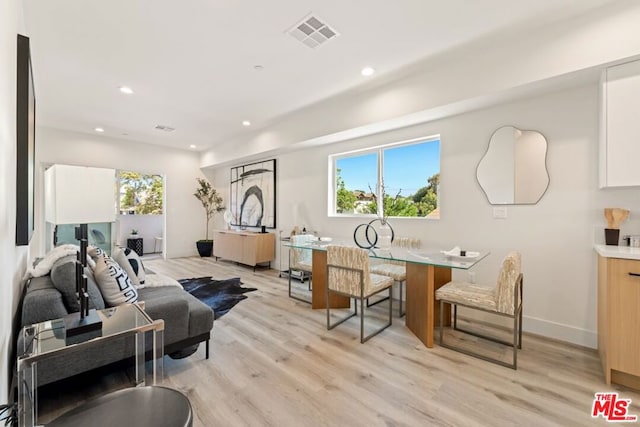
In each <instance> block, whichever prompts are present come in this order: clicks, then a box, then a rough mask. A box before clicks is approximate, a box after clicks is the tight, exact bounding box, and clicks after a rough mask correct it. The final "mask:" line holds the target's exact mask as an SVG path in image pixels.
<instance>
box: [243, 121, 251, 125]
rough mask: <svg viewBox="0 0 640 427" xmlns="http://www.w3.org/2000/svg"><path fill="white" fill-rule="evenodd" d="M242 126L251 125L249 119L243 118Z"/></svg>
mask: <svg viewBox="0 0 640 427" xmlns="http://www.w3.org/2000/svg"><path fill="white" fill-rule="evenodd" d="M242 126H251V122H250V121H249V120H244V121H243V122H242Z"/></svg>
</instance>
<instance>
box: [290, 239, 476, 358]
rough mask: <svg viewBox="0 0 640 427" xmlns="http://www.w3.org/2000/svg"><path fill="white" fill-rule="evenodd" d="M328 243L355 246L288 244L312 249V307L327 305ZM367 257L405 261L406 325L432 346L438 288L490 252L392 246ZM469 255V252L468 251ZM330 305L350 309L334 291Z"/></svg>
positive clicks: (446, 314)
mask: <svg viewBox="0 0 640 427" xmlns="http://www.w3.org/2000/svg"><path fill="white" fill-rule="evenodd" d="M329 245H340V246H355V244H354V243H353V242H349V241H347V240H344V241H339V240H332V241H330V242H329V241H320V240H318V241H313V242H311V243H305V244H297V245H295V244H292V243H287V244H285V246H288V247H290V248H294V249H303V250H311V251H312V254H313V256H312V273H311V276H312V280H313V286H312V289H311V292H312V294H311V308H314V309H319V308H326V306H327V301H326V292H325V289H326V283H327V279H326V274H327V273H326V271H327V247H328V246H329ZM366 250H367V251H368V252H369V257H370V258H374V259H380V260H394V261H404V262H405V263H406V270H407V280H406V303H405V304H406V308H405V310H406V311H405V313H406V314H405V325H406V326H407V328H409V330H411V332H413V334H414V335H416V336H417V337H418V339H420V341H422V342H423V343H424V345H425V346H427V347H429V348H431V347H433V336H434V330H435V327H436V326H437V323H438V319H439V316H440V307H439V304H436V303H435V293H436V290H437V289H438V288H440V287H441V286H443V285H444V284H446V283H448V282H450V281H451V272H452V270H453V269H456V270H469V269H470V268H472V267H473V266H474V265H476V264H477V263H479V262H480V261H481V260H483V259H484V258H486V257H487V256H488V255H489V252H475V253H473V254H472V255H465V256H450V255H446V254H444V253H442V251H441V250H439V249H409V248H402V247H391V248H389V249H380V248H371V249H366ZM470 254H471V253H470ZM329 305H330V307H331V308H349V307H350V306H351V298H349V297H346V296H342V295H337V294H333V295H331V298H330V300H329ZM444 310H445V312H444V319H448V320H446V321H445V326H448V325H450V323H451V320H450V319H451V306H450V305H448V304H445V308H444Z"/></svg>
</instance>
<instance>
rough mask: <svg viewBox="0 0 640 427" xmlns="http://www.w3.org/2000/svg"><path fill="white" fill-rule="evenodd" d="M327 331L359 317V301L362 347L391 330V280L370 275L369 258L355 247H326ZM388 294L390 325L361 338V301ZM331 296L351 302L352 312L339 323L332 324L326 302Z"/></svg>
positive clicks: (362, 312) (362, 332) (362, 329)
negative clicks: (339, 296) (353, 300)
mask: <svg viewBox="0 0 640 427" xmlns="http://www.w3.org/2000/svg"><path fill="white" fill-rule="evenodd" d="M326 280H327V289H326V296H327V329H329V330H331V329H333V328H335V327H336V326H338V325H339V324H341V323H343V322H345V321H346V320H348V319H350V318H352V317H353V316H357V315H358V301H360V342H361V343H364V342H365V341H367V340H369V339H370V338H371V337H373V336H375V335H377V334H379V333H380V332H382V331H383V330H385V329H386V328H387V327H389V326H391V321H392V320H391V317H392V311H393V300H392V299H391V288H392V286H393V279H392V278H391V277H387V276H381V275H379V274H373V273H371V272H370V271H369V254H368V253H367V251H365V250H364V249H361V248H356V247H346V246H333V245H331V246H328V247H327V275H326ZM387 289H388V290H389V322H388V323H386V324H385V325H384V326H382V327H381V328H379V329H376V330H375V331H374V332H372V333H370V334H369V335H367V336H365V335H364V301H365V299H367V298H368V297H370V296H372V295H376V294H378V293H380V292H383V291H384V290H387ZM332 293H336V294H340V295H344V296H349V297H351V298H354V299H355V300H356V301H355V310H354V312H352V313H350V314H349V315H348V316H346V317H344V318H342V319H341V320H339V321H338V322H336V323H334V324H331V308H330V304H329V298H330V295H331V294H332Z"/></svg>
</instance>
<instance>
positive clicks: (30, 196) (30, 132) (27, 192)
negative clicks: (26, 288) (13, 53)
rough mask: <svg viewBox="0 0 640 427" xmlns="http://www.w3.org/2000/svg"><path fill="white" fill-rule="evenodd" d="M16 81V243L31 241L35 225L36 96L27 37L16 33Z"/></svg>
mask: <svg viewBox="0 0 640 427" xmlns="http://www.w3.org/2000/svg"><path fill="white" fill-rule="evenodd" d="M17 62H18V66H17V83H16V93H17V102H16V107H17V109H16V116H17V119H16V140H17V147H16V246H25V245H28V244H29V241H31V236H32V235H33V228H34V181H35V179H34V177H35V144H36V143H35V138H36V97H35V95H34V85H33V72H32V70H31V55H30V52H29V38H28V37H25V36H22V35H20V34H18V61H17Z"/></svg>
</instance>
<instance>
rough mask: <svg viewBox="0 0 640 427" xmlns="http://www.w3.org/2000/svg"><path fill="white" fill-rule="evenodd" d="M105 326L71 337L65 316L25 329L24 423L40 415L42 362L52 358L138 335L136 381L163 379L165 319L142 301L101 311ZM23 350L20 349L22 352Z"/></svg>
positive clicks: (21, 404) (20, 398) (21, 388)
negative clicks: (149, 348) (149, 345)
mask: <svg viewBox="0 0 640 427" xmlns="http://www.w3.org/2000/svg"><path fill="white" fill-rule="evenodd" d="M97 314H98V316H99V317H100V320H101V321H102V329H98V330H95V331H90V332H87V333H85V334H81V335H75V336H73V337H69V338H67V334H66V330H65V323H64V319H55V320H48V321H46V322H41V323H37V324H34V325H29V326H25V327H24V328H22V331H21V334H22V342H23V343H24V348H23V349H19V350H22V356H20V357H18V363H17V365H18V366H17V368H18V408H19V417H20V420H19V422H20V425H22V426H33V425H34V423H35V422H36V420H37V418H36V417H37V414H38V396H37V391H38V386H37V385H38V381H37V370H38V362H39V361H41V360H44V359H47V358H49V357H53V356H60V355H68V354H72V353H77V352H82V351H84V350H86V349H88V348H91V347H94V346H99V345H104V343H105V342H108V341H112V340H116V339H122V338H123V337H126V336H131V335H133V336H135V375H136V379H135V384H136V386H144V385H148V384H147V382H149V383H150V384H151V385H156V384H158V383H160V382H162V376H163V361H162V357H163V354H164V353H163V351H164V342H163V341H164V320H162V319H159V320H152V319H151V318H150V317H149V316H148V315H147V313H145V312H144V310H143V308H142V307H141V306H139V305H138V304H124V305H120V306H117V307H111V308H107V309H104V310H97ZM147 332H152V344H153V345H152V353H151V354H152V363H151V365H152V369H151V373H150V375H149V376H150V378H149V381H147V373H146V369H145V364H146V355H147V352H146V345H145V334H146V333H147ZM19 353H20V351H19Z"/></svg>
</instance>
